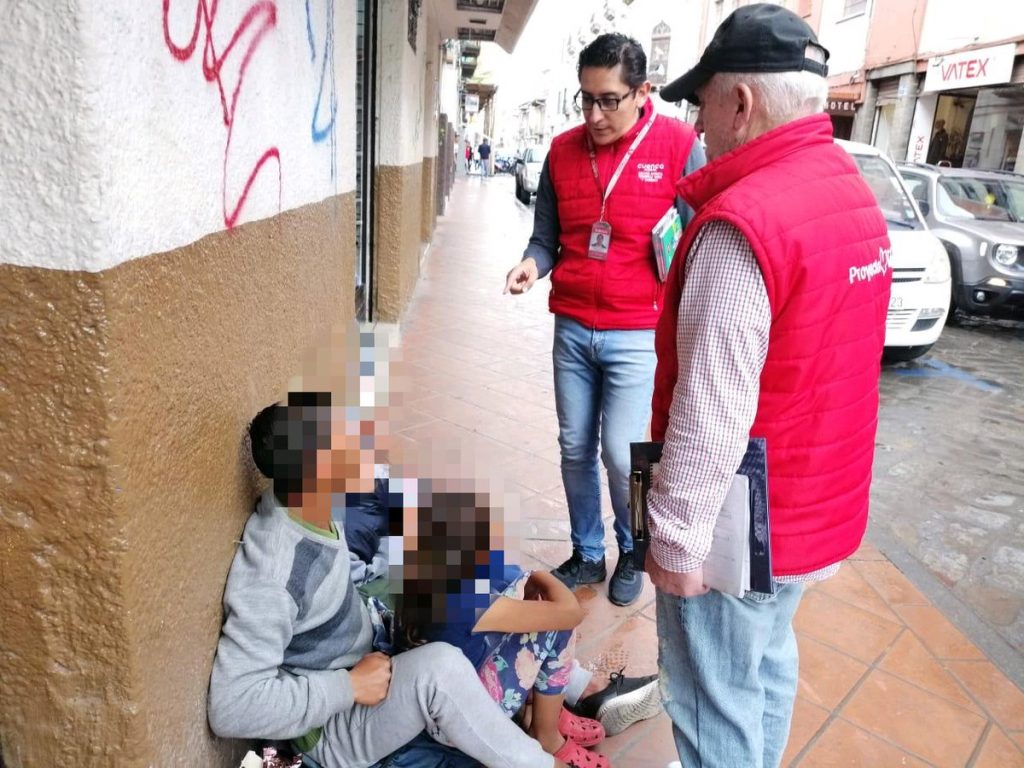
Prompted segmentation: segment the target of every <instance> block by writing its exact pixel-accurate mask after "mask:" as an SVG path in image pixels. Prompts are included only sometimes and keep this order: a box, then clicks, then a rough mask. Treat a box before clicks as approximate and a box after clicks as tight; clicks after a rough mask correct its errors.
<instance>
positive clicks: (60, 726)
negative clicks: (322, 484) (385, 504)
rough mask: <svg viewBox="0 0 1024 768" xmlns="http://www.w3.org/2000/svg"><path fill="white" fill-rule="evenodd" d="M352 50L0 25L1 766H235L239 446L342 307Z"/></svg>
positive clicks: (235, 8)
mask: <svg viewBox="0 0 1024 768" xmlns="http://www.w3.org/2000/svg"><path fill="white" fill-rule="evenodd" d="M214 5H216V13H215V15H213V17H212V18H209V17H207V18H209V21H207V20H206V18H204V17H203V16H202V15H200V13H198V12H197V7H198V8H199V9H200V10H201V11H203V10H205V11H207V12H209V11H212V10H213V8H214ZM58 6H59V7H58ZM247 14H248V15H247ZM354 28H355V24H354V3H353V2H352V0H311V1H310V3H308V5H307V4H300V3H275V2H259V3H254V2H249V1H248V0H221V2H220V3H218V4H214V3H212V2H209V1H208V0H198V2H192V3H185V2H181V3H179V2H176V1H175V0H172V1H171V2H168V3H165V4H164V10H163V11H161V8H160V5H159V4H157V5H156V6H154V5H153V4H140V3H137V2H135V1H134V0H114V2H112V3H107V4H105V5H104V6H102V7H100V6H98V5H96V4H92V3H81V2H77V0H71V1H70V2H65V3H61V4H52V3H42V2H36V3H20V4H15V5H13V6H12V7H11V13H10V14H8V18H7V19H6V20H5V25H4V27H3V29H2V30H0V36H2V38H0V43H2V45H0V56H2V60H0V69H2V71H3V72H4V74H5V76H4V78H2V79H0V110H2V112H0V158H2V160H0V162H3V164H4V165H3V168H2V170H3V173H2V174H0V198H2V199H3V200H4V201H5V215H4V217H3V219H2V221H0V317H2V318H3V320H2V324H3V339H4V342H3V343H2V344H0V370H2V371H3V381H2V386H0V409H2V410H0V412H2V413H3V414H4V416H3V420H2V421H0V438H2V439H3V442H4V444H5V450H4V451H3V453H2V454H0V540H2V541H3V542H4V550H3V554H2V560H0V615H2V616H3V620H2V621H0V648H3V649H4V654H3V655H2V656H0V750H2V755H3V762H4V763H5V765H6V766H8V768H20V767H21V766H56V765H72V764H74V765H80V766H91V765H105V766H106V765H113V766H148V765H156V766H165V765H178V764H190V765H204V766H214V765H235V764H237V760H238V758H239V757H240V751H241V746H240V745H237V744H231V743H223V742H218V741H217V740H215V739H213V738H212V737H211V736H210V734H209V732H208V730H207V728H206V725H205V720H206V718H205V705H206V690H207V685H208V680H209V669H210V663H211V661H212V657H213V651H214V647H215V643H216V639H217V634H218V630H219V626H220V621H221V608H220V597H221V593H222V590H223V584H224V580H225V577H226V574H227V569H228V565H229V563H230V560H231V557H232V556H233V554H234V548H235V545H234V541H235V540H236V539H237V538H238V535H239V533H240V531H241V527H242V525H243V523H244V521H245V518H246V516H247V514H248V512H249V511H250V505H251V501H252V498H253V496H254V492H255V486H254V478H253V477H252V476H251V475H250V474H249V472H248V470H247V465H246V460H245V457H244V449H243V447H242V437H243V433H244V429H245V425H246V423H247V422H248V420H249V419H250V418H251V417H252V415H253V414H254V413H255V412H256V411H257V410H258V409H259V408H260V407H262V406H264V405H266V404H267V403H269V402H271V401H273V400H274V399H276V398H277V397H279V396H280V395H281V394H282V393H283V391H284V388H285V386H286V382H287V380H288V379H289V378H290V377H291V376H292V375H294V374H295V373H297V372H298V370H299V367H300V359H301V358H302V356H303V352H304V350H307V349H309V348H310V347H312V346H314V345H315V344H316V343H317V341H318V340H319V339H321V338H323V337H325V335H326V334H327V333H328V331H329V329H330V328H331V327H332V326H333V325H335V324H336V323H337V322H339V321H341V320H343V319H344V318H345V317H346V314H347V313H348V308H349V307H351V304H352V293H353V286H352V274H353V259H354V253H353V250H354V248H353V237H352V232H353V230H354V221H353V219H354V192H353V189H354V180H355V171H354V167H353V165H352V162H351V158H353V157H354V126H353V124H352V122H351V121H352V118H353V115H354V113H355V109H354V102H353V100H352V99H353V97H352V93H353V88H352V84H353V81H354V58H353V57H351V56H350V55H348V52H350V51H352V50H353V49H354V42H355V41H354V37H353V35H354ZM236 33H237V34H238V35H239V37H238V43H237V45H236V46H235V47H234V48H231V49H229V48H228V42H229V41H230V40H231V39H232V37H233V36H235V34H236ZM211 40H212V41H213V47H214V50H216V51H218V53H219V54H220V55H221V56H224V51H228V50H230V52H229V53H228V54H227V55H226V56H224V59H223V61H218V62H217V64H218V65H219V66H216V67H213V68H211V69H208V70H207V72H206V73H204V69H203V66H202V60H203V54H204V50H205V49H206V46H207V42H208V41H211ZM343 52H344V53H343ZM15 163H17V164H15ZM417 182H418V178H417ZM417 230H418V227H417Z"/></svg>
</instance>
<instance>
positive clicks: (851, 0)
mask: <svg viewBox="0 0 1024 768" xmlns="http://www.w3.org/2000/svg"><path fill="white" fill-rule="evenodd" d="M867 10H868V0H846V4H845V5H844V6H843V18H844V19H848V18H850V17H851V16H860V15H861V14H863V13H867Z"/></svg>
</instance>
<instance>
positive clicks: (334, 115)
mask: <svg viewBox="0 0 1024 768" xmlns="http://www.w3.org/2000/svg"><path fill="white" fill-rule="evenodd" d="M306 38H307V40H308V42H309V60H310V62H312V63H313V65H314V66H315V65H316V63H317V55H318V52H317V37H316V35H315V34H314V31H313V13H312V9H311V8H310V0H306ZM319 55H320V56H321V57H322V60H321V61H320V79H319V83H318V85H317V89H316V91H317V93H316V103H315V104H314V106H313V119H312V121H311V122H310V134H311V136H312V139H313V143H314V144H320V143H322V142H325V141H326V142H328V144H329V146H330V149H331V178H332V179H335V178H336V177H337V172H338V168H337V162H338V152H337V146H338V137H337V132H336V129H335V124H336V122H337V119H338V90H337V84H336V81H335V72H336V70H335V67H334V0H327V18H326V20H325V23H324V34H323V43H322V45H321V46H320V51H319ZM325 91H326V92H327V93H326V94H325ZM325 97H326V99H327V108H326V110H324V111H325V112H326V114H321V109H322V107H323V104H324V99H325Z"/></svg>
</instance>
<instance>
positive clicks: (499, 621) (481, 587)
mask: <svg viewBox="0 0 1024 768" xmlns="http://www.w3.org/2000/svg"><path fill="white" fill-rule="evenodd" d="M419 495H420V500H419V504H418V509H417V510H415V511H413V510H410V511H409V512H408V513H407V514H406V516H405V520H404V525H403V540H404V543H403V562H402V563H401V566H400V574H401V575H400V577H399V578H398V579H393V589H394V590H395V591H396V594H395V595H394V601H395V606H396V608H395V627H396V629H395V634H396V644H397V646H398V647H399V648H402V647H406V648H411V647H417V646H418V645H419V644H420V643H423V642H429V641H439V640H440V641H444V642H447V643H451V644H452V645H454V646H456V647H457V648H460V649H461V650H462V652H463V653H464V654H465V655H466V658H468V659H469V660H470V662H471V663H472V664H473V666H474V668H475V669H476V670H477V672H478V674H479V676H480V679H481V680H482V681H483V683H484V687H485V688H486V689H487V691H488V692H489V693H490V695H491V698H492V699H494V701H496V702H498V703H499V704H500V705H501V707H502V709H503V710H504V711H505V713H506V714H507V715H508V716H509V717H513V716H514V715H516V714H517V713H519V711H520V710H521V709H523V706H524V704H526V699H527V697H528V696H530V698H531V700H532V706H531V708H530V711H529V713H528V714H527V716H526V721H525V722H524V727H526V729H527V731H528V733H529V734H530V735H531V736H533V737H534V738H535V739H537V740H538V741H539V742H540V744H541V746H543V747H544V749H545V751H547V752H548V753H550V754H552V755H554V756H555V758H557V759H558V760H562V761H564V762H566V763H568V764H569V765H571V766H574V767H575V768H608V767H609V761H608V759H607V758H606V757H605V756H603V755H599V754H597V753H594V752H590V751H588V750H586V749H584V747H586V746H593V745H595V744H597V743H598V742H600V741H601V740H602V739H603V738H604V729H603V728H602V726H601V724H600V723H598V722H597V721H595V720H590V719H588V718H582V717H578V716H576V715H573V714H572V713H570V712H569V711H568V710H567V709H565V708H564V707H563V690H564V688H565V685H566V683H567V682H568V679H569V672H570V669H571V667H572V660H573V647H574V640H575V636H574V632H573V630H574V629H575V628H576V626H577V625H578V624H579V623H580V622H581V621H582V619H583V611H582V609H581V608H580V605H579V602H578V601H577V600H576V596H575V595H574V594H573V593H572V592H571V591H570V590H569V589H567V588H566V587H565V586H564V585H563V584H562V583H561V582H560V581H559V580H558V579H557V578H555V577H554V576H553V575H551V574H550V573H547V572H545V571H536V572H534V573H532V574H530V575H529V576H528V577H527V576H525V575H524V574H523V572H522V571H521V570H520V569H519V568H517V567H514V566H508V567H506V566H505V563H504V555H503V552H502V551H501V548H500V547H501V541H502V533H501V531H500V525H498V524H497V523H496V521H493V520H492V519H491V513H490V510H489V509H488V506H487V504H486V501H485V499H484V498H483V497H482V496H481V495H479V494H476V493H472V492H466V491H450V490H445V488H444V487H441V486H439V485H438V484H437V483H436V482H435V483H431V481H421V484H420V489H419ZM392 569H393V570H395V571H396V572H397V569H395V564H394V563H392ZM399 584H400V586H399ZM517 587H522V589H523V597H524V599H517V598H516V597H515V594H516V588H517Z"/></svg>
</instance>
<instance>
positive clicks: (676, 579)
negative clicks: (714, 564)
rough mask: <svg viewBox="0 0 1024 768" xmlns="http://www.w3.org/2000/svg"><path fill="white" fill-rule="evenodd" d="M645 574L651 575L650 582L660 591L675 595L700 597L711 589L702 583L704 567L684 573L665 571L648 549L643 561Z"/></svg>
mask: <svg viewBox="0 0 1024 768" xmlns="http://www.w3.org/2000/svg"><path fill="white" fill-rule="evenodd" d="M644 564H645V568H646V569H647V574H648V575H649V576H650V577H651V583H652V584H654V586H656V587H657V588H658V589H660V590H661V591H662V592H665V593H667V594H669V595H675V596H676V597H700V596H701V595H706V594H707V593H708V592H710V591H711V589H710V587H708V586H707V585H706V584H705V583H704V569H703V568H698V569H697V570H695V571H687V572H686V573H675V572H673V571H666V570H665V569H664V568H662V567H661V566H660V565H658V561H657V560H655V559H654V555H653V554H652V553H651V551H650V550H648V551H647V560H645V561H644Z"/></svg>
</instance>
